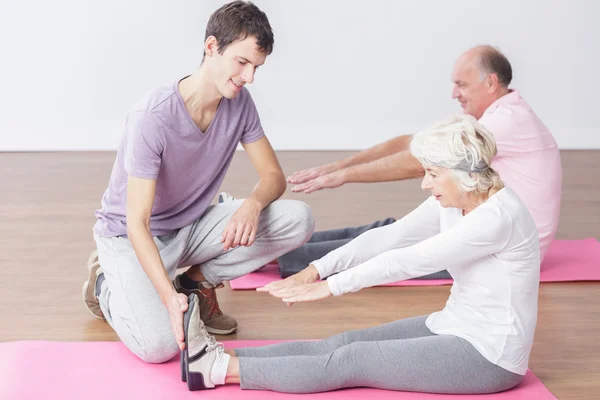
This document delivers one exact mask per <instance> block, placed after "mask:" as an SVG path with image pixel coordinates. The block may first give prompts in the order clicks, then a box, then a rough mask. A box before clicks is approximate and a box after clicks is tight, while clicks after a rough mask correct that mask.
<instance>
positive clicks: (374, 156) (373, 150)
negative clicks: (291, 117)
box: [288, 135, 412, 185]
mask: <svg viewBox="0 0 600 400" xmlns="http://www.w3.org/2000/svg"><path fill="white" fill-rule="evenodd" d="M411 138H412V136H411V135H403V136H398V137H395V138H393V139H390V140H388V141H386V142H383V143H380V144H378V145H375V146H373V147H370V148H368V149H366V150H363V151H361V152H360V153H357V154H354V155H353V156H350V157H348V158H345V159H343V160H338V161H334V162H332V163H329V164H325V165H321V166H318V167H314V168H308V169H305V170H302V171H298V172H295V173H294V174H293V175H291V176H290V177H288V182H289V183H291V184H293V185H299V184H302V183H305V182H308V181H311V180H313V179H315V178H318V177H320V176H323V175H327V174H330V173H332V172H335V171H339V170H341V169H344V168H348V167H352V166H355V165H359V164H364V163H368V162H371V161H375V160H379V159H381V158H384V157H387V156H390V155H392V154H396V153H398V152H401V151H404V150H408V148H409V146H410V140H411Z"/></svg>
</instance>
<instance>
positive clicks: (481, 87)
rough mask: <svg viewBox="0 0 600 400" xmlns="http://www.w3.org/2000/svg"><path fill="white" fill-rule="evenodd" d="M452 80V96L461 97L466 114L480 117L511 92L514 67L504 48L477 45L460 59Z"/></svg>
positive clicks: (455, 66)
mask: <svg viewBox="0 0 600 400" xmlns="http://www.w3.org/2000/svg"><path fill="white" fill-rule="evenodd" d="M452 81H453V83H454V88H453V90H452V98H455V99H458V101H459V102H460V104H461V106H462V108H463V110H464V112H465V113H467V114H470V115H472V116H474V117H475V118H477V119H479V118H481V116H482V115H483V113H484V112H485V110H486V109H487V108H488V107H489V106H490V104H492V103H493V102H494V101H496V100H497V99H499V98H500V97H502V96H504V95H505V94H507V93H508V92H509V89H508V85H509V84H510V82H511V81H512V68H511V66H510V63H509V61H508V59H507V58H506V57H505V56H504V54H502V52H500V50H498V49H496V48H495V47H493V46H490V45H481V46H476V47H473V48H471V49H469V50H467V51H466V52H464V53H463V54H461V56H460V57H459V58H458V59H457V60H456V63H455V64H454V69H453V70H452Z"/></svg>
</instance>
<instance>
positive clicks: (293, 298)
mask: <svg viewBox="0 0 600 400" xmlns="http://www.w3.org/2000/svg"><path fill="white" fill-rule="evenodd" d="M269 293H270V294H271V295H272V296H274V297H277V298H280V299H281V300H283V302H284V303H287V304H288V305H291V304H292V303H297V302H300V301H315V300H321V299H325V298H327V297H331V296H332V294H331V290H329V285H328V284H327V281H320V282H316V283H305V284H303V285H299V286H294V287H290V288H285V289H279V290H277V291H271V292H269Z"/></svg>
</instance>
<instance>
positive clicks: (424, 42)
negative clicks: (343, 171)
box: [0, 0, 600, 151]
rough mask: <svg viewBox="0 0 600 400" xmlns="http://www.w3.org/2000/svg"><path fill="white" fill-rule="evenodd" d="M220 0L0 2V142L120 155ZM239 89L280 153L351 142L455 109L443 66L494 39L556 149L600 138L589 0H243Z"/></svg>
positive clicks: (599, 34)
mask: <svg viewBox="0 0 600 400" xmlns="http://www.w3.org/2000/svg"><path fill="white" fill-rule="evenodd" d="M223 3H224V1H219V0H126V1H125V0H104V1H91V0H87V1H82V0H53V1H42V0H30V1H27V0H21V1H17V0H2V3H0V4H2V5H1V9H0V41H1V42H0V45H1V46H0V55H1V61H0V83H1V89H0V90H1V91H2V92H1V95H0V151H2V150H4V151H6V150H8V151H12V150H104V149H116V148H117V146H118V144H119V140H120V137H121V134H122V128H123V121H124V117H125V115H126V113H127V111H128V109H129V107H130V106H131V105H132V104H133V103H134V102H135V101H136V100H137V99H138V98H139V97H141V96H142V95H143V94H144V93H145V92H146V91H147V90H148V89H150V88H152V87H154V86H158V85H162V84H165V83H169V82H171V81H173V80H175V79H176V78H178V77H180V76H182V75H183V74H186V73H189V72H191V71H193V69H194V68H196V66H197V65H198V63H199V61H200V58H201V55H202V44H203V38H204V28H205V25H206V21H207V20H208V17H209V15H210V13H211V12H212V11H214V10H215V9H216V8H217V7H219V6H220V5H221V4H223ZM255 3H256V4H257V5H258V6H259V7H261V8H262V9H263V10H264V11H265V12H266V13H267V15H268V16H269V18H270V21H271V24H272V26H273V28H274V30H275V39H276V43H275V51H274V53H273V54H272V55H271V56H270V57H269V58H268V60H267V64H266V65H265V66H264V67H263V68H261V70H260V71H259V73H258V75H257V77H256V80H255V82H254V84H253V85H252V86H251V87H250V90H251V92H252V94H253V96H254V98H255V101H256V103H257V106H258V108H259V111H260V113H261V118H262V121H263V125H264V127H265V129H266V131H267V134H268V136H269V138H270V139H271V141H272V143H273V145H274V147H275V148H276V149H280V150H284V149H361V148H365V147H368V146H370V145H372V144H374V143H376V142H379V141H383V140H385V139H387V138H390V137H392V136H394V135H397V134H400V133H410V132H414V131H415V130H417V129H420V128H423V127H425V126H426V125H428V124H429V123H431V122H432V121H434V120H436V119H440V118H443V117H445V116H446V115H447V114H449V113H451V112H454V111H458V110H459V107H458V105H457V104H456V103H455V102H454V101H453V100H452V99H451V97H450V91H451V84H450V79H449V77H450V70H451V67H452V64H453V62H454V60H455V58H456V57H457V56H458V55H459V54H460V53H461V52H462V51H464V50H466V49H467V48H469V47H470V46H472V45H475V44H479V43H491V44H495V45H498V46H499V47H500V48H501V49H502V50H503V51H504V52H505V53H506V54H507V56H508V57H509V59H510V60H511V62H512V64H513V69H514V72H515V74H514V75H515V80H514V85H513V87H516V88H519V89H520V90H521V92H522V94H523V96H524V97H525V98H526V99H527V100H528V101H529V103H530V104H531V105H532V106H533V108H534V109H535V110H536V112H537V113H538V115H540V117H541V118H542V119H543V120H544V121H545V123H546V124H547V125H548V127H549V128H550V129H551V131H552V132H553V133H554V135H555V136H556V138H557V141H558V143H559V145H560V147H561V148H564V149H569V148H600V119H599V118H597V115H598V111H597V108H598V104H599V103H598V100H597V95H598V93H599V92H600V78H599V76H600V74H599V73H598V70H599V68H598V67H599V65H598V64H599V63H600V45H599V43H600V25H598V24H597V23H596V20H597V17H598V16H599V15H600V2H599V1H596V0H544V1H542V0H538V1H534V0H532V1H521V0H503V1H501V2H498V1H481V0H453V1H447V0H423V1H401V0H397V1H396V0H387V1H386V0H369V1H343V0H302V1H300V0H255Z"/></svg>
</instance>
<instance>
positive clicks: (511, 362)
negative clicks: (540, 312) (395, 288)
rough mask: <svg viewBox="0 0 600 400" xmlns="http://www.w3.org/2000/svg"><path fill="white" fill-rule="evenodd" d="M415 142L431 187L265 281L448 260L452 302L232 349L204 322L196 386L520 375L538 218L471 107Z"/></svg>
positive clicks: (394, 275) (401, 274) (341, 282)
mask: <svg viewBox="0 0 600 400" xmlns="http://www.w3.org/2000/svg"><path fill="white" fill-rule="evenodd" d="M411 151H412V153H413V155H414V156H415V157H416V158H417V159H418V160H419V161H420V162H421V163H422V164H423V167H424V168H425V171H426V175H425V177H424V179H423V184H422V188H423V190H426V191H429V192H431V197H429V198H428V199H427V200H426V201H425V202H423V203H422V204H421V205H420V206H419V207H417V208H416V209H415V210H414V211H412V212H411V213H410V214H408V215H407V216H405V217H404V218H402V219H400V220H399V221H397V222H395V223H393V224H391V225H387V226H384V227H381V228H377V229H373V230H370V231H367V232H366V233H364V234H362V235H361V236H359V237H358V238H356V239H354V240H353V241H352V242H350V243H348V244H347V245H345V246H343V247H341V248H339V249H337V250H335V251H333V252H331V253H329V254H327V255H326V256H325V257H323V258H321V259H319V260H316V261H314V262H312V263H311V264H310V265H309V266H308V267H307V268H306V269H304V270H303V271H301V272H299V273H298V274H296V275H293V276H291V277H289V278H287V279H285V280H282V281H278V282H273V283H271V284H269V285H267V286H265V287H264V288H261V289H259V290H260V291H265V292H269V293H270V294H271V295H273V296H275V297H278V298H281V299H282V300H283V301H284V302H286V303H288V304H291V303H295V302H303V301H314V300H319V299H323V298H326V297H330V296H332V295H333V296H341V295H342V294H344V293H348V292H357V291H359V290H361V289H363V288H366V287H371V286H375V285H381V284H384V283H389V282H394V281H399V280H405V279H411V278H414V277H418V276H422V275H427V274H431V273H434V272H436V271H441V270H444V269H447V270H448V272H449V273H450V275H451V276H452V277H453V278H454V284H453V286H452V289H451V292H450V297H449V299H448V301H447V302H446V306H445V307H444V308H443V309H442V310H441V311H439V312H434V313H432V314H430V315H425V316H420V317H414V318H407V319H402V320H399V321H396V322H392V323H388V324H385V325H381V326H377V327H373V328H368V329H362V330H355V331H348V332H344V333H342V334H339V335H336V336H333V337H330V338H328V339H325V340H322V341H311V342H288V343H281V344H276V345H271V346H265V347H257V348H242V349H235V350H233V349H231V350H224V349H223V347H222V346H221V345H220V344H218V343H216V341H215V340H214V338H213V337H211V336H210V335H208V334H207V333H206V332H205V331H204V330H202V329H200V331H199V332H198V333H197V335H196V337H195V338H194V337H192V336H191V335H192V334H191V333H190V341H189V348H188V350H187V351H188V352H189V354H188V355H189V357H187V358H185V360H184V362H183V363H182V366H183V369H184V370H183V372H184V375H185V378H186V379H187V380H188V382H189V385H190V389H198V388H207V387H214V386H215V385H219V384H224V383H226V382H227V383H229V382H232V383H235V382H239V383H240V385H241V387H242V389H267V390H274V391H280V392H293V393H310V392H322V391H328V390H334V389H339V388H346V387H358V386H363V387H374V388H382V389H391V390H402V391H417V392H432V393H452V394H478V393H479V394H481V393H493V392H499V391H503V390H507V389H510V388H512V387H514V386H516V385H517V384H518V383H519V382H521V380H522V379H523V376H524V375H525V373H526V371H527V365H528V361H529V354H530V351H531V346H532V343H533V336H534V330H535V325H536V319H537V301H538V282H539V271H540V250H539V243H538V233H537V230H536V226H535V223H534V221H533V218H532V216H531V215H530V213H529V211H528V210H527V208H526V207H525V205H524V204H523V203H522V202H521V200H520V199H519V198H518V197H517V196H516V195H515V193H514V192H513V191H512V190H511V189H510V188H508V187H504V184H503V183H502V181H501V179H500V177H499V176H498V174H497V173H496V171H494V170H493V169H492V168H491V167H490V163H491V161H492V158H493V157H494V155H495V154H496V145H495V142H494V139H493V136H492V135H491V134H490V133H489V132H488V131H486V130H485V128H484V127H483V126H481V125H480V124H478V123H477V121H476V120H475V119H474V118H472V117H469V116H463V115H457V116H453V117H452V118H451V119H449V120H447V121H445V122H443V123H440V124H437V125H435V126H433V127H431V128H429V129H427V130H425V131H423V132H420V133H418V134H416V135H415V136H414V137H413V140H412V144H411ZM324 278H328V279H327V280H319V279H324ZM191 300H192V301H191V304H192V307H190V309H191V311H189V312H188V315H192V314H190V313H193V310H194V304H195V301H196V299H191ZM349 314H351V311H349ZM188 319H189V318H188ZM192 319H194V318H193V315H192ZM194 323H195V322H194ZM190 329H191V328H190ZM192 330H194V329H192ZM192 339H193V340H192Z"/></svg>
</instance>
